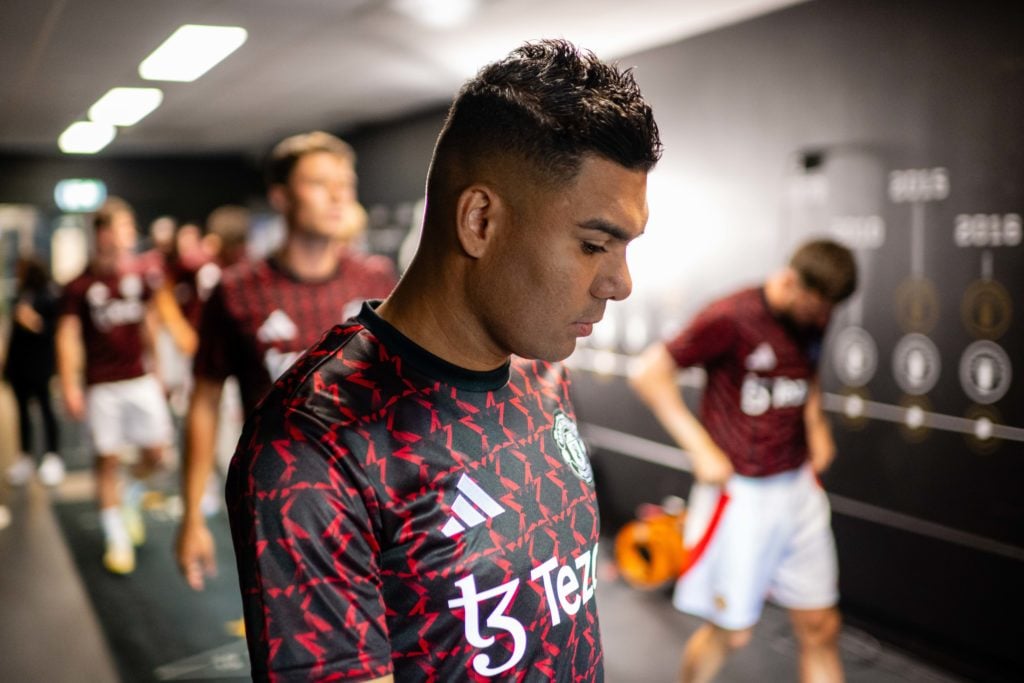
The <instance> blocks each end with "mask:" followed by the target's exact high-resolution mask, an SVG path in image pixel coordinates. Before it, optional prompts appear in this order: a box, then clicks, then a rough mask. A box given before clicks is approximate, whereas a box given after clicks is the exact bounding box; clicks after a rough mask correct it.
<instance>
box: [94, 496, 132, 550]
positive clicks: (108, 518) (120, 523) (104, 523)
mask: <svg viewBox="0 0 1024 683" xmlns="http://www.w3.org/2000/svg"><path fill="white" fill-rule="evenodd" d="M100 526H101V527H102V528H103V537H104V538H105V539H106V541H107V543H110V544H111V545H121V546H124V545H128V546H130V545H131V544H132V541H131V538H129V537H128V529H126V528H125V526H124V519H123V518H122V517H121V509H120V508H119V507H117V506H113V507H108V508H103V509H101V510H100Z"/></svg>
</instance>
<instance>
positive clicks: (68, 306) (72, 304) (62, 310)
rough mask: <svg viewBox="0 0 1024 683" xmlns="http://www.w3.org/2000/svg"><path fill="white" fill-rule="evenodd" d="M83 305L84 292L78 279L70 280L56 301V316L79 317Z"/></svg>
mask: <svg viewBox="0 0 1024 683" xmlns="http://www.w3.org/2000/svg"><path fill="white" fill-rule="evenodd" d="M84 303H85V290H84V288H83V287H82V281H81V280H80V279H75V280H72V281H71V282H69V283H68V285H67V287H65V288H64V291H63V292H62V293H61V295H60V299H58V301H57V315H74V316H78V317H81V315H82V307H83V305H84Z"/></svg>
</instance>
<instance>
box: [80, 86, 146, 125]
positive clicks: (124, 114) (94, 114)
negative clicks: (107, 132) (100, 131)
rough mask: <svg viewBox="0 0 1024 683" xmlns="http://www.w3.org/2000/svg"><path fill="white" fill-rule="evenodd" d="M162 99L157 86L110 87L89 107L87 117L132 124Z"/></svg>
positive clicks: (113, 123)
mask: <svg viewBox="0 0 1024 683" xmlns="http://www.w3.org/2000/svg"><path fill="white" fill-rule="evenodd" d="M163 99H164V94H163V92H162V91H161V90H160V89H159V88H111V89H110V90H109V91H107V94H106V95H104V96H103V97H101V98H99V99H98V100H96V104H94V105H92V106H91V107H90V108H89V119H91V120H92V121H95V122H96V123H109V124H110V125H112V126H134V125H135V124H136V123H138V122H139V121H141V120H142V119H143V118H144V117H145V116H146V115H147V114H149V113H150V112H151V111H153V110H154V109H156V108H157V107H159V106H160V103H161V102H163Z"/></svg>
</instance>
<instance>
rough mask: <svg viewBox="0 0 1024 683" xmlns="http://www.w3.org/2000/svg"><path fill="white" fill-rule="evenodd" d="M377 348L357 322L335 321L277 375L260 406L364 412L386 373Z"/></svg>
mask: <svg viewBox="0 0 1024 683" xmlns="http://www.w3.org/2000/svg"><path fill="white" fill-rule="evenodd" d="M378 346H379V344H378V342H377V340H376V338H374V337H373V336H372V335H371V334H370V333H369V331H367V329H366V327H365V326H364V325H363V324H362V323H360V322H358V321H355V320H353V321H347V322H345V323H341V324H338V325H335V326H334V327H332V328H331V329H329V330H328V331H327V332H326V333H325V334H324V336H323V337H321V338H320V340H319V341H318V342H316V343H315V344H314V345H313V346H311V347H310V348H309V349H307V350H306V352H305V353H304V354H303V355H302V357H301V358H299V360H298V361H296V362H295V364H294V365H292V366H291V368H289V369H288V371H287V372H285V374H283V375H282V376H281V377H280V378H278V380H277V381H276V382H275V383H274V386H273V389H272V390H271V391H270V392H269V393H268V394H267V396H266V398H265V399H264V401H263V402H262V403H261V404H260V406H259V408H258V410H259V411H260V412H263V413H266V412H267V411H271V412H274V411H277V412H286V411H287V410H289V409H292V408H300V409H303V410H310V411H313V412H315V413H321V412H323V411H325V410H327V411H336V410H338V409H339V408H343V410H342V412H345V413H350V414H354V413H355V412H360V411H361V410H362V408H360V406H361V405H362V404H363V403H365V401H366V400H368V396H371V395H372V390H373V389H374V388H375V384H376V379H375V378H377V377H379V375H380V374H381V372H382V370H381V369H380V366H381V365H382V361H381V359H380V352H379V348H378ZM368 390H369V393H368Z"/></svg>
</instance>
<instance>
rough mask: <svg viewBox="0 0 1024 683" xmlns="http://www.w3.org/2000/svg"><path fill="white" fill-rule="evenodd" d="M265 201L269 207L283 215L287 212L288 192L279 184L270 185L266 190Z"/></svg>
mask: <svg viewBox="0 0 1024 683" xmlns="http://www.w3.org/2000/svg"><path fill="white" fill-rule="evenodd" d="M267 199H268V200H269V201H270V206H271V207H272V208H273V209H274V211H276V212H277V213H280V214H283V213H285V212H286V211H287V209H288V190H287V188H286V187H285V186H284V185H282V184H280V183H276V184H274V185H271V186H270V187H269V188H268V189H267Z"/></svg>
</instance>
